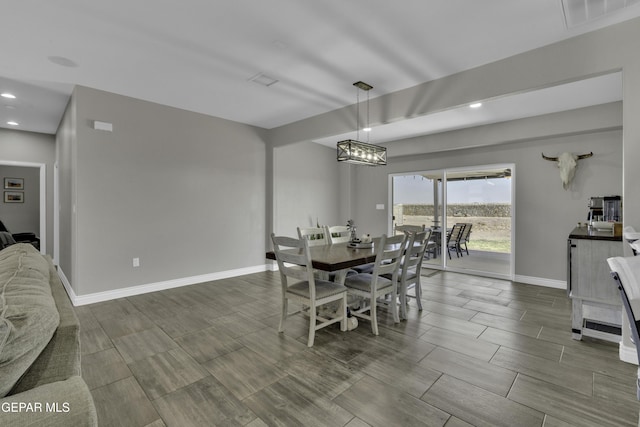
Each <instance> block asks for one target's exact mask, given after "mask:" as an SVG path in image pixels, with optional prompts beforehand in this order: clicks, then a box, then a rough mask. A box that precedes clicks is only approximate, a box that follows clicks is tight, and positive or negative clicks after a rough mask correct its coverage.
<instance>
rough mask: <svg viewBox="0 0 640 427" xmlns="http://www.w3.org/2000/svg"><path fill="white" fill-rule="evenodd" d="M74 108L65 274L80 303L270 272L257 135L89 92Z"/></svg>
mask: <svg viewBox="0 0 640 427" xmlns="http://www.w3.org/2000/svg"><path fill="white" fill-rule="evenodd" d="M70 107H72V111H71V112H69V113H68V115H66V116H65V121H66V122H75V126H71V129H70V130H69V131H68V132H67V135H66V139H67V142H66V143H63V145H65V146H68V147H69V148H68V149H66V148H65V150H63V151H61V152H60V154H62V155H63V156H66V157H67V158H66V159H65V160H64V161H61V164H62V163H64V164H65V165H69V168H70V169H69V173H68V175H70V179H67V178H66V176H67V174H66V173H65V178H64V186H65V187H66V188H65V189H64V190H61V192H63V191H64V193H65V194H68V195H70V198H71V204H70V205H71V209H70V211H67V212H65V214H64V215H65V217H64V218H61V222H63V223H66V224H70V227H71V233H72V234H73V237H72V241H71V244H72V246H73V247H74V250H73V251H72V253H71V258H72V259H71V261H70V262H67V261H66V260H63V261H62V262H61V264H63V265H67V264H71V269H72V271H73V275H72V280H71V284H72V286H73V289H74V291H75V293H76V294H77V295H85V294H91V293H96V292H102V291H109V290H114V289H120V288H126V287H130V286H135V285H142V284H151V283H156V282H161V281H168V280H172V279H182V278H186V277H191V276H198V275H204V274H210V273H213V272H219V271H228V270H233V269H239V268H245V267H250V266H257V265H264V250H263V248H264V247H265V241H264V229H265V199H266V194H265V188H266V187H265V164H266V162H265V145H264V142H263V138H262V134H261V130H259V129H257V128H254V127H251V126H247V125H243V124H239V123H235V122H231V121H227V120H223V119H218V118H214V117H208V116H204V115H200V114H196V113H191V112H187V111H183V110H179V109H175V108H170V107H166V106H162V105H158V104H153V103H149V102H144V101H140V100H136V99H132V98H128V97H123V96H119V95H115V94H110V93H106V92H101V91H97V90H93V89H89V88H85V87H77V88H76V89H75V91H74V94H73V102H72V105H71V106H70ZM94 120H99V121H105V122H109V123H113V132H105V131H97V130H94V129H93V128H92V124H93V121H94ZM61 185H62V183H61ZM68 187H70V188H68ZM65 197H66V196H65ZM65 203H66V201H65ZM68 216H71V218H69V217H68ZM61 254H62V252H61ZM65 256H68V254H65ZM134 257H138V258H140V263H141V266H140V267H139V268H133V267H132V259H133V258H134ZM65 273H66V272H65Z"/></svg>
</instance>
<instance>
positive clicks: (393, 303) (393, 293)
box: [376, 286, 400, 335]
mask: <svg viewBox="0 0 640 427" xmlns="http://www.w3.org/2000/svg"><path fill="white" fill-rule="evenodd" d="M397 294H398V287H397V286H394V287H393V289H392V290H391V314H392V315H393V321H394V322H395V323H400V316H399V315H398V303H397V302H396V295H397ZM376 335H377V334H376Z"/></svg>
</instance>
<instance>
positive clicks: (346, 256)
mask: <svg viewBox="0 0 640 427" xmlns="http://www.w3.org/2000/svg"><path fill="white" fill-rule="evenodd" d="M376 240H378V239H374V244H373V248H368V249H366V248H352V247H349V244H348V243H334V244H332V245H320V246H311V247H310V248H309V253H310V255H311V265H312V266H313V268H316V269H318V270H323V271H339V270H345V269H348V268H352V267H356V266H358V265H363V264H369V263H372V262H374V261H375V260H376V254H377V252H376V246H377V245H376ZM289 250H291V251H296V252H298V253H301V249H289ZM266 257H267V259H272V260H275V259H276V254H275V252H273V251H269V252H267V254H266Z"/></svg>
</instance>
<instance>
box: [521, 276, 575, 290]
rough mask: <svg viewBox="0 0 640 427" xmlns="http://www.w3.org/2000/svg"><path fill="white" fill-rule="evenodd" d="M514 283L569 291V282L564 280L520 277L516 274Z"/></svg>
mask: <svg viewBox="0 0 640 427" xmlns="http://www.w3.org/2000/svg"><path fill="white" fill-rule="evenodd" d="M513 281H514V282H519V283H524V284H527V285H538V286H546V287H547V288H554V289H567V282H566V281H564V280H552V279H544V278H542V277H532V276H520V275H517V274H516V276H515V278H514V279H513Z"/></svg>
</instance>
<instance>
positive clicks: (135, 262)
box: [133, 258, 140, 267]
mask: <svg viewBox="0 0 640 427" xmlns="http://www.w3.org/2000/svg"><path fill="white" fill-rule="evenodd" d="M133 266H134V267H140V258H134V259H133Z"/></svg>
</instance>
